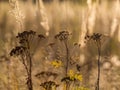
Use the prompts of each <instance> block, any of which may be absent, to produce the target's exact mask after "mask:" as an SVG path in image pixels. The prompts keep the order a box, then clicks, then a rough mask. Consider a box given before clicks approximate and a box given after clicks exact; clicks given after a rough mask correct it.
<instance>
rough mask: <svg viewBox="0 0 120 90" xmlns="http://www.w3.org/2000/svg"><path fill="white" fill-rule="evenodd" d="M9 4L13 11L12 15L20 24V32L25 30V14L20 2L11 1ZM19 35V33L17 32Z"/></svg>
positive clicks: (16, 0)
mask: <svg viewBox="0 0 120 90" xmlns="http://www.w3.org/2000/svg"><path fill="white" fill-rule="evenodd" d="M9 4H10V6H11V8H12V9H11V10H10V14H12V15H13V16H14V17H15V19H16V22H17V23H18V24H19V27H20V31H22V30H23V28H24V27H23V26H24V24H23V20H24V18H25V15H24V13H23V12H22V11H21V9H20V6H19V1H18V0H9ZM17 33H18V32H17Z"/></svg>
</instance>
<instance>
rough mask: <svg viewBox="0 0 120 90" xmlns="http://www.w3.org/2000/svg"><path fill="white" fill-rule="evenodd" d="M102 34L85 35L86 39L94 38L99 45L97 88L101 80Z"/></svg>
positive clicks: (97, 88) (96, 89) (96, 88)
mask: <svg viewBox="0 0 120 90" xmlns="http://www.w3.org/2000/svg"><path fill="white" fill-rule="evenodd" d="M102 36H103V35H102V34H99V33H93V35H91V36H89V35H87V36H86V37H85V39H86V40H93V41H94V43H95V45H96V46H97V51H98V63H97V64H98V76H97V83H96V86H95V90H99V88H100V86H99V82H100V60H101V44H102V42H101V40H102Z"/></svg>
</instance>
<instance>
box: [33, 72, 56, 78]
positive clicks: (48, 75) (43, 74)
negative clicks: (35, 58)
mask: <svg viewBox="0 0 120 90" xmlns="http://www.w3.org/2000/svg"><path fill="white" fill-rule="evenodd" d="M50 76H53V77H57V76H58V74H57V73H54V72H49V71H47V72H46V71H42V72H40V73H37V74H36V75H35V77H37V78H43V77H50Z"/></svg>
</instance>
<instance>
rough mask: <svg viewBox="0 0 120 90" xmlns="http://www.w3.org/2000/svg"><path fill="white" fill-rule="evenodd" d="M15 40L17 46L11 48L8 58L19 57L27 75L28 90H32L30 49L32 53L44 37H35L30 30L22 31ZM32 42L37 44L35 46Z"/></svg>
mask: <svg viewBox="0 0 120 90" xmlns="http://www.w3.org/2000/svg"><path fill="white" fill-rule="evenodd" d="M16 38H17V39H18V41H19V46H16V47H15V48H13V49H12V50H11V52H10V56H17V57H18V56H20V61H21V62H22V64H23V65H24V67H25V69H26V73H27V81H26V82H27V83H26V84H27V86H28V90H33V84H32V64H33V63H32V56H33V53H32V48H33V51H34V48H36V45H37V44H38V43H39V41H40V40H41V39H44V38H45V37H44V36H43V35H41V34H40V35H37V34H36V32H34V31H32V30H30V31H24V32H22V33H18V35H17V36H16ZM34 41H36V42H37V43H36V44H35V43H34Z"/></svg>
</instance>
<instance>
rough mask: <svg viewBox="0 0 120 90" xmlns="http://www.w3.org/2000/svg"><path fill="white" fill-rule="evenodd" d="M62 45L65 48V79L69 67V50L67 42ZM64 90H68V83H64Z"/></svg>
mask: <svg viewBox="0 0 120 90" xmlns="http://www.w3.org/2000/svg"><path fill="white" fill-rule="evenodd" d="M64 43H65V47H66V66H65V75H66V77H67V73H68V67H69V49H68V45H67V41H64ZM66 90H69V83H68V82H66Z"/></svg>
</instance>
